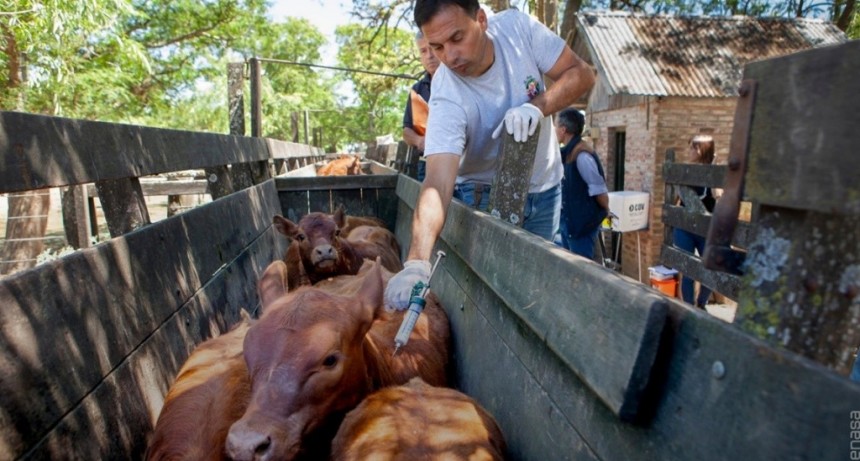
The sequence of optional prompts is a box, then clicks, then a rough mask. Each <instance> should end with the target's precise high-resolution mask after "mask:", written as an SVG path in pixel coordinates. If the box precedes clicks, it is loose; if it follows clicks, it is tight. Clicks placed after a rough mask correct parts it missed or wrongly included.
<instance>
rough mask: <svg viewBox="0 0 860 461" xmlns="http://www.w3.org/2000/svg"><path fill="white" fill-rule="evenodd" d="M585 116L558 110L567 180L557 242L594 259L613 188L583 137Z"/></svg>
mask: <svg viewBox="0 0 860 461" xmlns="http://www.w3.org/2000/svg"><path fill="white" fill-rule="evenodd" d="M584 126H585V117H584V116H583V115H582V113H581V112H580V111H578V110H576V109H573V108H567V109H564V110H562V111H561V112H559V113H558V117H557V121H556V125H555V129H556V135H557V136H558V139H559V141H561V143H562V144H564V146H563V147H562V148H561V158H562V162H563V166H564V180H563V181H562V189H561V190H562V192H561V222H560V228H559V235H558V237H557V238H556V244H558V245H559V246H562V247H564V248H567V249H568V250H570V251H571V252H572V253H576V254H578V255H580V256H584V257H586V258H588V259H594V243H595V238H597V232H598V231H599V229H600V223H601V222H602V221H603V219H604V218H606V217H607V216H608V215H609V191H608V189H607V188H606V180H605V179H604V174H603V167H602V166H601V165H600V159H598V158H597V154H595V152H594V147H592V146H591V145H590V144H588V143H587V142H585V141H583V140H582V129H583V127H584Z"/></svg>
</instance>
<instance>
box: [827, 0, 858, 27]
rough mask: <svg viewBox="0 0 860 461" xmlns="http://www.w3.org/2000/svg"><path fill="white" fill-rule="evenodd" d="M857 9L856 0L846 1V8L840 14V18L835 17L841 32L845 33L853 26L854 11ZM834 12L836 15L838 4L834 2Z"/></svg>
mask: <svg viewBox="0 0 860 461" xmlns="http://www.w3.org/2000/svg"><path fill="white" fill-rule="evenodd" d="M856 7H857V2H856V0H845V7H844V9H843V10H842V12H841V13H839V16H838V17H835V18H834V19H835V21H834V22H835V23H836V27H838V28H839V30H841V31H843V32H845V31H847V30H848V27H849V26H850V25H851V18H853V17H854V9H855V8H856ZM833 11H834V13H836V11H837V10H836V3H835V2H834V5H833Z"/></svg>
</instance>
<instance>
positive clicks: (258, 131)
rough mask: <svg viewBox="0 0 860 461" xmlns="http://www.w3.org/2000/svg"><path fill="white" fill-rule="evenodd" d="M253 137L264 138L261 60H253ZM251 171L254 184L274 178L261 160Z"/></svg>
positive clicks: (251, 62) (266, 163)
mask: <svg viewBox="0 0 860 461" xmlns="http://www.w3.org/2000/svg"><path fill="white" fill-rule="evenodd" d="M250 66H251V136H253V137H255V138H261V137H263V108H262V99H263V96H262V94H263V71H262V69H261V67H260V60H259V59H257V58H251V60H250ZM248 167H249V168H250V169H251V180H252V182H253V183H254V184H260V183H261V182H263V181H265V180H267V179H269V178H271V177H272V174H271V171H270V170H269V161H268V160H261V161H258V162H251V163H250V164H248Z"/></svg>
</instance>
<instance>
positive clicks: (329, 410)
mask: <svg viewBox="0 0 860 461" xmlns="http://www.w3.org/2000/svg"><path fill="white" fill-rule="evenodd" d="M285 270H286V266H285V265H284V264H283V263H282V262H280V261H278V262H276V263H273V264H272V265H270V266H269V268H268V269H267V270H266V275H265V276H264V279H266V278H271V279H274V280H283V279H285V278H286V275H285V274H279V272H282V271H285ZM390 275H391V274H390V273H384V270H383V268H382V267H381V264H380V263H379V262H378V261H377V262H371V261H368V262H367V263H366V265H365V267H363V268H362V271H361V272H360V273H359V275H357V276H341V277H337V278H334V279H331V280H327V281H324V282H321V283H320V284H318V285H315V286H313V287H302V288H300V289H298V290H296V291H289V292H287V293H286V294H284V295H283V296H280V297H278V298H277V299H274V300H273V299H271V298H266V299H264V300H263V305H262V309H263V314H262V316H261V317H260V319H259V320H258V321H257V323H256V324H255V325H254V326H253V327H251V329H250V330H249V331H248V334H247V336H246V338H245V361H246V363H247V366H248V370H249V371H250V374H251V383H252V394H251V401H250V404H249V405H248V409H247V411H246V412H245V414H244V416H242V418H241V419H240V420H238V421H237V422H236V423H235V424H234V425H233V427H231V428H230V433H229V435H228V437H227V452H228V454H229V456H231V457H232V458H233V459H234V460H235V461H250V460H269V459H272V460H292V459H295V458H296V457H297V456H299V455H300V454H302V452H304V454H303V456H306V457H308V459H323V458H324V457H325V456H326V453H327V450H328V448H329V445H328V443H327V442H326V441H330V440H331V437H333V436H334V433H335V431H336V429H337V425H338V424H339V423H340V420H341V419H342V417H343V415H344V414H345V413H346V412H347V411H349V410H351V409H352V408H354V407H355V406H356V405H358V403H359V402H361V400H362V399H363V398H364V397H365V396H367V395H368V394H369V393H371V392H372V391H373V390H376V389H379V388H381V387H384V386H390V385H397V384H403V383H405V382H407V381H408V380H409V379H411V378H413V377H416V376H420V377H421V378H423V379H424V380H425V381H427V382H429V383H432V384H434V385H439V386H443V385H446V384H447V383H448V375H447V371H448V357H449V350H450V330H449V324H448V318H447V316H446V315H445V312H444V311H443V310H442V309H441V307H440V306H439V304H438V301H437V300H436V298H435V297H428V302H427V305H426V307H425V310H424V314H423V315H421V317H420V318H419V321H418V322H417V324H416V326H415V329H414V330H413V332H412V335H411V336H410V340H409V343H408V344H407V345H406V346H405V347H403V348H402V349H401V350H400V351H399V352H398V354H397V356H393V349H394V336H395V333H396V331H397V329H398V328H399V326H400V323H401V321H402V319H403V312H398V313H394V314H389V313H387V311H386V310H385V308H384V307H383V302H382V293H383V290H384V287H385V285H384V284H385V283H386V282H385V280H387V279H388V278H390ZM320 441H321V442H320Z"/></svg>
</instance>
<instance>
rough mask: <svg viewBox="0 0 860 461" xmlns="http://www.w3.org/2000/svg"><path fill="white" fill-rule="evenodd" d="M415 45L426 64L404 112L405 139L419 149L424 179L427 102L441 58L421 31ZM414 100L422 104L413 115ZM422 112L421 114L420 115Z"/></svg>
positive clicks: (419, 174)
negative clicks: (434, 52)
mask: <svg viewBox="0 0 860 461" xmlns="http://www.w3.org/2000/svg"><path fill="white" fill-rule="evenodd" d="M415 45H416V46H417V47H418V54H419V57H420V59H421V65H423V66H424V70H425V73H424V76H423V77H421V80H419V81H418V83H416V84H414V85H412V90H411V91H410V92H409V99H407V100H406V110H405V111H404V112H403V140H404V141H406V144H409V145H410V146H412V147H414V148H415V149H417V150H418V155H419V156H421V158H420V160H419V162H418V172H417V175H416V176H417V179H418V180H419V181H423V180H424V172H425V163H424V158H423V155H424V132H425V130H426V129H427V103H428V102H429V101H430V82H431V79H432V78H433V74H435V73H436V69H437V68H438V67H439V60H438V59H436V56H435V55H434V54H433V50H431V49H430V45H429V44H428V43H427V39H426V38H424V35H423V34H422V33H421V32H420V31H419V32H418V34H416V36H415ZM413 102H414V103H415V104H416V105H418V104H422V105H423V106H422V107H421V110H420V111H419V110H418V108H417V107H416V110H415V111H414V115H416V116H413V108H412V106H413ZM419 113H420V115H419Z"/></svg>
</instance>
